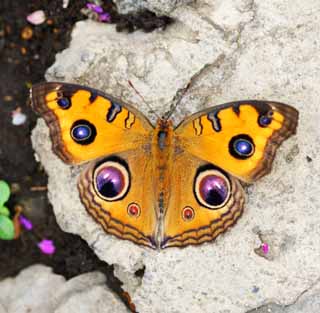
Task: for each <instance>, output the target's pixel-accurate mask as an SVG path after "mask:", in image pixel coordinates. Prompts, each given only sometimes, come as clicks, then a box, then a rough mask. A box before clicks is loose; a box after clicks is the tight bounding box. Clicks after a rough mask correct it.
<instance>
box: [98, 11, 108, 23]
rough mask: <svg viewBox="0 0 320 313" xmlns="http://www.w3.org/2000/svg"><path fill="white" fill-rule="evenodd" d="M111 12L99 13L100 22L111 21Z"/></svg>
mask: <svg viewBox="0 0 320 313" xmlns="http://www.w3.org/2000/svg"><path fill="white" fill-rule="evenodd" d="M110 20H111V19H110V14H109V13H103V14H100V15H99V21H100V22H110Z"/></svg>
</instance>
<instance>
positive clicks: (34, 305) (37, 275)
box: [0, 265, 129, 313]
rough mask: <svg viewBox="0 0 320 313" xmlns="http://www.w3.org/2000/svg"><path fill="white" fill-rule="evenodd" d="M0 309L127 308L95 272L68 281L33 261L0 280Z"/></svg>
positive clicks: (21, 312)
mask: <svg viewBox="0 0 320 313" xmlns="http://www.w3.org/2000/svg"><path fill="white" fill-rule="evenodd" d="M0 290H1V293H0V313H27V312H32V313H44V312H46V313H73V312H77V313H79V312H80V313H81V312H83V313H99V312H101V313H102V312H103V313H108V312H119V313H126V312H129V311H128V310H127V308H126V307H125V306H124V304H123V303H121V301H120V300H119V299H118V298H117V297H116V296H115V295H114V294H113V293H112V292H110V291H109V290H108V289H107V287H106V285H105V276H104V275H103V274H102V273H98V272H94V273H88V274H83V275H80V276H78V277H76V278H73V279H71V280H69V281H66V280H65V278H64V277H62V276H60V275H57V274H54V273H52V270H51V268H49V267H47V266H44V265H33V266H31V267H29V268H27V269H25V270H23V271H22V272H20V273H19V275H18V276H17V277H15V278H7V279H5V280H3V281H2V282H0Z"/></svg>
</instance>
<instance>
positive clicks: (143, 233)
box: [78, 148, 157, 248]
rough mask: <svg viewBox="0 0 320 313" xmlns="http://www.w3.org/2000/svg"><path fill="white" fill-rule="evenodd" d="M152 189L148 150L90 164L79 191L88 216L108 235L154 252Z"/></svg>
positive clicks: (155, 223) (128, 152) (113, 156)
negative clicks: (151, 249) (129, 241)
mask: <svg viewBox="0 0 320 313" xmlns="http://www.w3.org/2000/svg"><path fill="white" fill-rule="evenodd" d="M111 182H112V184H113V185H112V186H111V185H110V184H111ZM153 185H154V184H153V163H152V158H151V156H150V150H148V149H147V148H145V149H144V150H141V149H140V148H137V149H135V150H129V151H126V152H123V153H118V154H116V155H111V156H107V157H104V158H103V159H100V160H98V161H96V162H90V164H89V166H88V168H87V169H86V170H84V171H83V172H82V173H81V176H80V179H79V182H78V189H79V193H80V198H81V201H82V203H83V204H84V206H85V207H86V209H87V211H88V213H90V214H91V215H92V216H93V217H94V219H95V220H96V221H97V222H98V223H100V224H101V225H102V227H103V229H104V230H105V231H106V232H107V233H109V234H112V235H115V236H117V237H119V238H122V239H127V240H131V241H133V242H135V243H137V244H141V245H145V246H148V247H151V248H155V247H156V243H155V241H156V238H155V236H156V235H155V234H156V229H157V212H156V211H155V205H154V204H155V191H154V190H153Z"/></svg>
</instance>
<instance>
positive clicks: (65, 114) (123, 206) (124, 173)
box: [31, 83, 157, 247]
mask: <svg viewBox="0 0 320 313" xmlns="http://www.w3.org/2000/svg"><path fill="white" fill-rule="evenodd" d="M31 99H32V106H33V108H34V110H35V111H36V112H38V113H40V114H41V115H42V116H43V118H44V119H45V121H46V123H47V125H48V126H49V128H50V135H51V139H52V143H53V151H54V152H55V153H56V154H57V155H58V156H59V157H60V158H61V159H62V160H63V161H64V162H66V163H73V164H77V163H82V162H86V161H89V160H93V159H98V160H96V161H93V162H90V163H89V164H88V167H87V169H85V170H84V171H83V172H82V174H81V176H80V179H79V182H78V189H79V194H80V199H81V201H82V203H83V204H84V206H85V207H86V209H87V211H88V212H89V213H90V214H91V215H92V216H93V217H94V219H95V220H96V221H97V222H98V223H100V224H101V225H102V227H103V228H104V230H105V231H106V232H108V233H110V234H113V235H115V236H117V237H119V238H122V239H128V240H131V241H133V242H135V243H138V244H141V245H146V246H149V247H155V243H154V240H155V239H154V237H155V234H154V233H155V230H156V223H157V217H156V214H157V213H156V212H155V210H154V203H155V200H154V194H155V193H154V190H152V188H153V182H152V179H153V175H152V169H153V165H152V162H153V161H152V160H153V159H152V158H151V138H152V134H153V127H152V126H151V124H150V123H149V121H148V120H147V119H146V118H145V117H144V116H143V115H142V114H141V113H139V112H138V111H137V110H135V109H134V108H132V107H131V106H129V105H127V104H123V103H121V102H119V101H118V100H116V99H114V98H113V97H111V96H109V95H105V94H103V93H101V92H100V91H98V90H95V89H91V88H88V87H84V86H79V85H74V84H65V83H43V84H38V85H35V86H33V88H32V91H31Z"/></svg>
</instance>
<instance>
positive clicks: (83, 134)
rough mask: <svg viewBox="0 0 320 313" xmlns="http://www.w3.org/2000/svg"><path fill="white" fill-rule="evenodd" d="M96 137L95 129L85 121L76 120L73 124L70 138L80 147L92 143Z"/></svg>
mask: <svg viewBox="0 0 320 313" xmlns="http://www.w3.org/2000/svg"><path fill="white" fill-rule="evenodd" d="M96 135H97V131H96V128H95V126H94V125H93V124H91V123H90V122H88V121H86V120H78V121H76V122H75V123H73V125H72V127H71V130H70V136H71V138H72V139H73V141H75V142H76V143H78V144H80V145H88V144H90V143H92V142H93V141H94V139H95V137H96Z"/></svg>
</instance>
